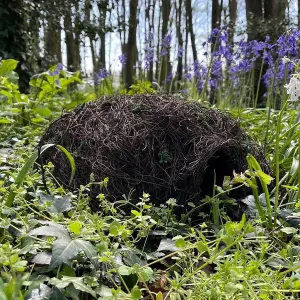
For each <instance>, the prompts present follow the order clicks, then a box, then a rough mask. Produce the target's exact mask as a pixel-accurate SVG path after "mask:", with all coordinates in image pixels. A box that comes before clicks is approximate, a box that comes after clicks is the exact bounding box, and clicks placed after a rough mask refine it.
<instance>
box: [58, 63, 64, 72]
mask: <svg viewBox="0 0 300 300" xmlns="http://www.w3.org/2000/svg"><path fill="white" fill-rule="evenodd" d="M63 68H64V67H63V65H62V64H61V63H59V64H58V65H57V70H59V71H62V70H63Z"/></svg>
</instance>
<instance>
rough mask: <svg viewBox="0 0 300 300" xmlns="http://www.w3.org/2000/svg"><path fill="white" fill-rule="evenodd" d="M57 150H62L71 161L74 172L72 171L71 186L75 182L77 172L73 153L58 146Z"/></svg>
mask: <svg viewBox="0 0 300 300" xmlns="http://www.w3.org/2000/svg"><path fill="white" fill-rule="evenodd" d="M56 148H58V149H59V150H61V151H62V152H63V153H64V154H65V156H66V157H67V158H68V160H69V163H70V165H71V170H72V171H71V178H70V181H69V184H71V182H72V181H73V178H74V175H75V170H76V166H75V160H74V158H73V156H72V155H71V153H70V152H69V151H68V150H67V149H66V148H64V147H63V146H60V145H56Z"/></svg>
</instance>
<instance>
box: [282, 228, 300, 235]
mask: <svg viewBox="0 0 300 300" xmlns="http://www.w3.org/2000/svg"><path fill="white" fill-rule="evenodd" d="M280 231H282V232H284V233H286V234H296V233H297V231H298V230H297V229H296V228H294V227H283V228H281V229H280Z"/></svg>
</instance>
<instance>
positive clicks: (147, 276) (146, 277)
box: [139, 266, 153, 281]
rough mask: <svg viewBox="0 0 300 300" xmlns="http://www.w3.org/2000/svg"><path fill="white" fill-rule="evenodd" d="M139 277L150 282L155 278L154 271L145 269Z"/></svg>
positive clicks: (148, 268)
mask: <svg viewBox="0 0 300 300" xmlns="http://www.w3.org/2000/svg"><path fill="white" fill-rule="evenodd" d="M139 275H140V276H141V277H142V279H143V280H144V281H148V280H150V279H152V278H153V270H152V269H151V268H150V267H147V266H146V267H143V268H142V270H141V271H140V273H139Z"/></svg>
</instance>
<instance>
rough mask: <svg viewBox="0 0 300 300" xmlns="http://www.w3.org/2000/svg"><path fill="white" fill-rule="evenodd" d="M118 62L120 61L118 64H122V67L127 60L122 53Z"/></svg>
mask: <svg viewBox="0 0 300 300" xmlns="http://www.w3.org/2000/svg"><path fill="white" fill-rule="evenodd" d="M119 60H120V63H121V64H122V66H124V65H125V64H126V60H127V56H126V53H123V54H122V55H120V56H119Z"/></svg>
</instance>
